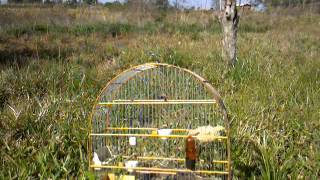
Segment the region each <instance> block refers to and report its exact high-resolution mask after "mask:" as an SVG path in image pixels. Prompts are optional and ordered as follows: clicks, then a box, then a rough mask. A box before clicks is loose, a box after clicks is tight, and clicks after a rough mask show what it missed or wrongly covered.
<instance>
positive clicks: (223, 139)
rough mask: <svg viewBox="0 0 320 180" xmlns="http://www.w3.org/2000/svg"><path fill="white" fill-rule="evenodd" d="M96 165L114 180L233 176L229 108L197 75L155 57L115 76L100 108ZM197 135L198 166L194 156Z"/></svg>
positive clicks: (92, 145) (95, 117) (93, 139)
mask: <svg viewBox="0 0 320 180" xmlns="http://www.w3.org/2000/svg"><path fill="white" fill-rule="evenodd" d="M90 130H91V132H90V133H89V147H88V148H89V153H88V154H89V158H88V159H89V167H90V169H91V170H92V171H94V172H95V173H96V174H98V175H100V176H108V178H109V179H113V178H114V179H119V177H131V178H132V179H177V178H178V179H179V177H181V178H180V179H188V178H189V179H214V178H216V179H230V178H231V173H230V172H231V165H230V163H231V162H230V161H231V160H230V139H229V122H228V116H227V111H226V108H225V106H224V104H223V101H222V99H221V98H220V95H219V94H218V92H217V91H216V90H215V89H214V88H213V87H212V86H211V85H210V84H209V83H208V81H206V80H205V79H204V78H202V77H200V76H199V75H197V74H196V73H194V72H192V71H190V70H187V69H184V68H180V67H177V66H174V65H169V64H162V63H147V64H143V65H139V66H135V67H132V68H130V69H128V70H126V71H124V72H122V73H121V74H119V75H118V76H116V77H115V78H113V79H112V80H111V81H110V82H109V83H108V84H107V85H106V86H105V87H104V88H103V89H102V91H101V93H100V94H99V96H98V98H97V100H96V103H95V105H94V107H93V110H92V116H91V121H90ZM188 138H192V139H193V140H194V141H195V145H194V146H195V151H194V152H193V153H194V155H195V156H196V158H195V162H194V164H193V165H194V167H193V168H189V167H188V164H187V161H188V157H187V155H186V154H187V153H186V151H188V149H187V148H188V147H187V146H188V144H187V143H188V142H186V140H187V139H188Z"/></svg>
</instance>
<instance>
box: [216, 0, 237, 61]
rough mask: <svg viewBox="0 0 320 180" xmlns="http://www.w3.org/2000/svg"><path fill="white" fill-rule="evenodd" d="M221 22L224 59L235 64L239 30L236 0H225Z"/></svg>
mask: <svg viewBox="0 0 320 180" xmlns="http://www.w3.org/2000/svg"><path fill="white" fill-rule="evenodd" d="M220 23H221V25H222V31H223V39H222V44H223V50H222V57H223V59H224V60H225V61H226V62H228V63H229V64H231V65H235V63H236V60H237V31H238V24H239V15H238V12H237V8H236V1H235V0H225V1H224V9H223V11H222V14H221V15H220Z"/></svg>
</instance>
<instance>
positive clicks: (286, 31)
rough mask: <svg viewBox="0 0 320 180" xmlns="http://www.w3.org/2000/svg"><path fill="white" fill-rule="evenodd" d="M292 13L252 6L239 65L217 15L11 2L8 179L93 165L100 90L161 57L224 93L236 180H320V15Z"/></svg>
mask: <svg viewBox="0 0 320 180" xmlns="http://www.w3.org/2000/svg"><path fill="white" fill-rule="evenodd" d="M289 12H290V11H289V10H287V11H285V12H284V13H279V12H278V11H272V10H271V11H270V12H267V13H264V14H255V13H247V14H244V15H242V17H241V22H240V23H241V24H240V30H239V44H238V47H239V48H238V50H239V54H238V63H237V64H236V66H235V67H234V68H231V67H227V66H226V63H225V62H223V60H222V59H221V56H220V54H221V44H220V41H221V31H220V29H219V24H218V22H217V20H216V19H215V18H214V17H213V15H212V14H210V13H206V12H172V11H168V12H167V14H166V15H163V14H161V13H162V12H149V11H146V12H144V14H139V12H137V11H135V10H132V9H126V8H125V9H122V8H121V9H112V10H110V9H108V8H104V7H94V8H92V7H90V8H89V7H81V8H66V7H51V8H37V7H34V8H33V7H27V8H14V7H13V8H3V7H2V8H1V10H0V25H1V29H0V61H1V62H0V69H1V75H0V119H1V120H0V137H1V138H0V157H1V158H0V166H1V167H2V168H0V179H6V178H10V179H25V178H27V177H28V178H30V177H36V178H44V179H47V178H52V179H53V178H67V177H68V176H69V177H70V176H73V177H85V176H88V175H90V173H88V172H87V171H88V168H87V167H88V166H87V165H88V164H87V163H88V160H87V149H86V147H87V134H88V129H87V124H88V120H89V113H90V111H91V107H92V105H93V101H94V99H95V97H96V96H97V95H98V92H99V90H100V89H101V88H102V87H103V86H104V85H105V84H106V82H108V81H109V80H110V79H111V78H112V77H113V76H115V75H116V74H118V73H120V72H121V71H122V70H124V69H126V68H128V67H130V66H133V65H137V64H140V63H145V62H150V61H152V62H154V61H160V62H166V63H171V64H176V65H179V66H182V67H186V68H189V69H191V70H193V71H195V72H197V73H199V74H201V75H203V76H204V77H206V78H207V79H208V80H209V81H210V82H211V83H212V84H213V85H214V86H215V87H216V88H217V89H218V90H219V92H220V93H221V94H222V96H223V98H224V101H225V103H226V105H227V107H228V110H229V113H230V117H231V125H232V137H231V139H232V159H233V172H234V176H235V178H236V179H246V178H253V179H254V178H256V179H316V178H317V177H318V176H319V171H320V170H319V167H320V164H319V162H320V159H319V157H320V153H319V149H320V144H319V139H320V132H319V130H318V129H319V128H320V121H319V119H320V112H319V109H320V61H319V57H320V43H319V42H320V32H319V28H318V24H319V23H320V22H319V19H320V16H319V14H312V13H308V12H306V13H299V14H298V15H294V14H293V15H292V13H289ZM275 17H276V19H277V20H274V19H275ZM293 24H294V25H293ZM114 34H115V36H114Z"/></svg>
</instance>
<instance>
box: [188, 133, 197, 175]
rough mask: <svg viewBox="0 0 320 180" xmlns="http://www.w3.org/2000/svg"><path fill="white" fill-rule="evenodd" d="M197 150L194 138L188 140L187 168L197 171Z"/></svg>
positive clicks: (189, 137) (190, 137)
mask: <svg viewBox="0 0 320 180" xmlns="http://www.w3.org/2000/svg"><path fill="white" fill-rule="evenodd" d="M196 160H197V150H196V142H195V140H194V138H193V137H192V136H188V137H187V139H186V167H187V169H190V170H193V171H194V170H195V169H196Z"/></svg>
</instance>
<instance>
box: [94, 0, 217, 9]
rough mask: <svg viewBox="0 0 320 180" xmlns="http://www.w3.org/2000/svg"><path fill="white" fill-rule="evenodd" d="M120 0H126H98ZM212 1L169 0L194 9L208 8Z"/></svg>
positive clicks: (172, 3) (123, 0) (104, 1)
mask: <svg viewBox="0 0 320 180" xmlns="http://www.w3.org/2000/svg"><path fill="white" fill-rule="evenodd" d="M115 1H118V2H121V3H124V2H126V0H98V2H100V3H106V2H115ZM212 1H214V0H169V4H170V5H171V6H174V5H175V4H176V2H178V4H179V7H184V8H191V7H195V8H196V9H198V8H200V9H210V8H211V7H212Z"/></svg>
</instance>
